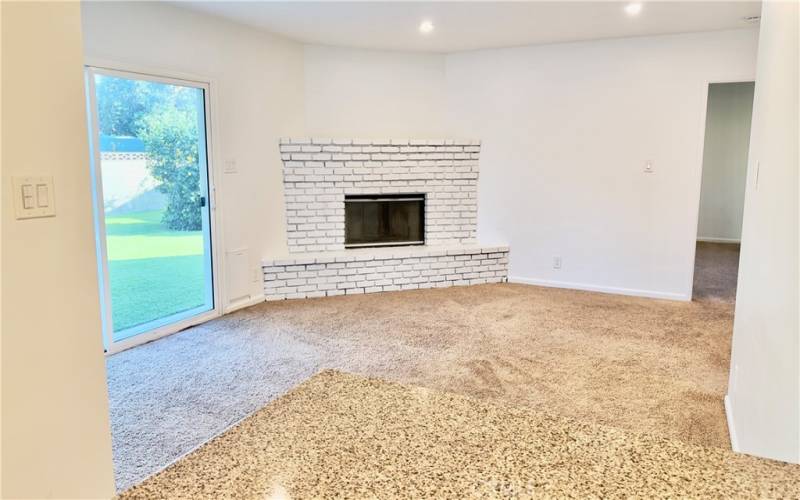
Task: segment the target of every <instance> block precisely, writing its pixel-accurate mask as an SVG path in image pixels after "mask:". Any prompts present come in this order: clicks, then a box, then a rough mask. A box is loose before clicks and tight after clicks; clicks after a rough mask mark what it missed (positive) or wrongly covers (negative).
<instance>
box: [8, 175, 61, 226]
mask: <svg viewBox="0 0 800 500" xmlns="http://www.w3.org/2000/svg"><path fill="white" fill-rule="evenodd" d="M11 185H12V187H13V189H14V213H15V214H16V216H17V219H33V218H36V217H54V216H55V215H56V203H55V193H54V190H53V178H52V177H49V176H39V177H12V178H11Z"/></svg>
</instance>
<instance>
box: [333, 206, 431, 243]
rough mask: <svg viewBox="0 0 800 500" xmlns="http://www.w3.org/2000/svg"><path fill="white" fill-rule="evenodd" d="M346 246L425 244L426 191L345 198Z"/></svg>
mask: <svg viewBox="0 0 800 500" xmlns="http://www.w3.org/2000/svg"><path fill="white" fill-rule="evenodd" d="M344 235H345V236H344V246H345V248H354V247H377V246H399V245H423V244H425V195H424V194H402V195H353V196H345V199H344Z"/></svg>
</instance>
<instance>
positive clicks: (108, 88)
mask: <svg viewBox="0 0 800 500" xmlns="http://www.w3.org/2000/svg"><path fill="white" fill-rule="evenodd" d="M86 76H87V78H86V80H87V93H88V102H89V117H90V123H91V139H90V142H91V147H92V177H93V187H94V213H95V240H96V246H97V255H98V271H99V273H98V274H99V280H100V291H101V294H100V295H101V305H102V311H103V340H104V347H105V349H106V352H108V353H114V352H117V351H120V350H123V349H126V348H128V347H132V346H134V345H138V344H141V343H143V342H147V341H149V340H153V339H155V338H157V337H160V336H163V335H167V334H169V333H174V332H176V331H178V330H181V329H183V328H186V327H187V326H190V325H191V324H196V323H199V322H201V321H204V320H206V319H208V318H210V317H213V316H216V315H218V307H217V300H216V293H215V276H214V258H213V252H212V250H213V247H212V242H213V240H214V238H213V230H214V227H213V225H212V217H211V214H212V206H211V197H210V196H209V195H210V193H211V192H212V191H211V182H212V179H211V176H210V175H209V162H208V140H207V139H208V135H209V134H208V123H209V122H208V118H207V117H208V101H209V100H208V86H207V84H203V83H198V82H190V81H185V80H177V79H170V78H163V77H157V76H151V75H143V74H140V73H131V72H124V71H117V70H111V69H105V68H95V67H88V68H87V70H86Z"/></svg>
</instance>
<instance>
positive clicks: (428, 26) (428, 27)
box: [419, 19, 433, 35]
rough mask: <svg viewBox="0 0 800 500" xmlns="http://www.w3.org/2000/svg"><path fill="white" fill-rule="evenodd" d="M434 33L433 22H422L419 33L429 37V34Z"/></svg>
mask: <svg viewBox="0 0 800 500" xmlns="http://www.w3.org/2000/svg"><path fill="white" fill-rule="evenodd" d="M432 31H433V21H428V20H427V19H426V20H425V21H422V22H421V23H419V32H420V33H422V34H424V35H427V34H428V33H430V32H432Z"/></svg>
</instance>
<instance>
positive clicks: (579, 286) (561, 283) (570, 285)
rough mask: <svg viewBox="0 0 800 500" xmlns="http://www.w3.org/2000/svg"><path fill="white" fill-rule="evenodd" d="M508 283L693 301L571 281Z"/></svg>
mask: <svg viewBox="0 0 800 500" xmlns="http://www.w3.org/2000/svg"><path fill="white" fill-rule="evenodd" d="M508 281H509V282H510V283H523V284H526V285H536V286H546V287H551V288H569V289H571V290H584V291H587V292H599V293H610V294H614V295H630V296H633V297H649V298H651V299H667V300H679V301H682V302H689V301H691V300H692V296H691V295H686V294H681V293H672V292H658V291H655V290H638V289H635V288H618V287H613V286H600V285H589V284H586V283H574V282H570V281H553V280H540V279H536V278H523V277H521V276H509V277H508Z"/></svg>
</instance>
